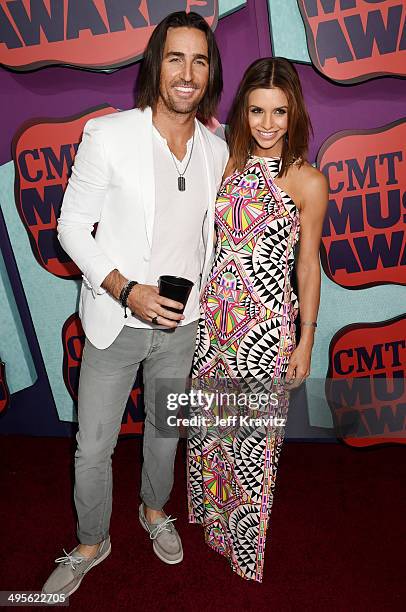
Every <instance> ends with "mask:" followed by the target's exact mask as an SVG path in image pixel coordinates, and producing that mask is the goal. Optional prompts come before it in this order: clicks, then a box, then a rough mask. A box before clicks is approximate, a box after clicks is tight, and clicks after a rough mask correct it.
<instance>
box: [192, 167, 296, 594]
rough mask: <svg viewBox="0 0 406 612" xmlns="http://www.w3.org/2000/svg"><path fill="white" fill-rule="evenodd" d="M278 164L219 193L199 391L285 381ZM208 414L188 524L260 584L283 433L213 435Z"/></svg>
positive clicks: (286, 295)
mask: <svg viewBox="0 0 406 612" xmlns="http://www.w3.org/2000/svg"><path fill="white" fill-rule="evenodd" d="M279 163H280V160H279V158H260V157H252V156H251V157H250V158H249V159H248V161H247V163H246V165H245V168H244V170H243V171H242V172H240V173H234V174H233V175H232V176H230V177H229V178H227V179H226V180H225V181H224V183H223V185H222V186H221V189H220V192H219V195H218V199H217V204H216V229H217V245H216V249H215V257H214V262H213V265H212V269H211V273H210V275H209V279H208V281H207V283H206V286H205V289H204V292H203V294H202V300H201V316H200V321H199V330H198V337H197V348H196V353H195V358H194V364H193V387H195V388H197V387H198V384H196V383H201V382H202V381H203V380H206V381H207V383H208V386H209V387H210V381H211V382H213V381H214V382H216V381H221V380H222V379H223V380H224V379H226V380H234V379H235V378H238V379H244V380H252V379H255V380H258V379H262V378H266V379H267V380H269V379H272V380H273V381H278V380H279V381H281V378H282V377H283V376H284V375H285V373H286V370H287V366H288V362H289V357H290V354H291V352H292V351H293V349H294V348H295V325H294V320H295V318H296V315H297V306H298V305H297V299H296V295H295V294H294V292H293V290H292V288H291V272H292V267H293V262H294V247H295V244H296V243H297V241H298V237H299V212H298V209H297V208H296V206H295V204H294V203H293V201H292V200H291V198H290V197H289V196H288V195H287V194H286V193H284V192H283V191H281V190H280V189H279V188H278V187H277V186H276V185H275V183H274V181H273V177H275V176H276V175H277V173H278V171H279ZM285 400H286V392H285V396H284V399H282V400H281V401H280V402H279V406H278V410H279V414H280V415H281V414H284V415H285V416H286V410H287V404H288V402H287V401H285ZM213 406H214V407H213ZM213 406H212V407H211V409H210V410H209V409H208V408H207V406H206V407H205V410H204V411H202V412H204V414H205V415H206V417H208V418H206V424H205V426H202V425H200V426H199V427H197V429H195V430H194V431H193V430H192V431H191V430H190V431H189V440H188V501H189V520H190V522H191V523H200V524H202V525H203V526H204V530H205V539H206V542H207V544H208V545H209V546H210V547H212V548H213V549H214V550H216V551H217V552H219V553H220V554H223V555H224V556H226V557H227V558H228V559H229V561H230V563H231V566H232V569H233V570H234V571H235V572H237V574H239V575H240V576H242V577H243V578H246V579H247V580H257V581H258V582H261V581H262V573H263V563H264V549H265V535H266V529H267V525H268V517H269V513H270V510H271V506H272V500H273V492H274V487H275V477H276V470H277V464H278V459H279V454H280V450H281V446H282V440H283V427H282V428H281V427H265V428H261V431H260V432H259V435H258V432H257V433H256V434H252V428H251V429H247V428H246V427H244V425H243V426H241V425H240V424H239V422H238V421H237V426H236V425H235V423H234V424H229V423H228V422H227V424H226V425H225V426H224V427H220V428H219V427H217V428H216V427H214V426H211V424H214V419H215V413H216V410H217V414H219V412H220V408H219V406H218V405H216V403H214V404H213ZM232 412H233V410H232V408H229V409H228V414H230V413H232ZM237 413H238V409H237V412H235V411H234V414H237ZM253 414H254V413H253ZM255 414H257V413H255ZM210 418H211V419H212V420H210ZM207 423H208V424H207ZM244 430H245V431H244Z"/></svg>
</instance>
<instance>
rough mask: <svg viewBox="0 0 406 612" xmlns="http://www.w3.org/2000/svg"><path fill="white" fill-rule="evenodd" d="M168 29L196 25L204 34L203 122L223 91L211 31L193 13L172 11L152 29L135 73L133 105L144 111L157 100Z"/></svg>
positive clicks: (198, 16) (196, 14) (214, 41)
mask: <svg viewBox="0 0 406 612" xmlns="http://www.w3.org/2000/svg"><path fill="white" fill-rule="evenodd" d="M169 28H196V29H197V30H200V31H201V32H203V33H204V34H205V36H206V40H207V47H208V53H209V82H208V85H207V89H206V93H205V94H204V97H203V99H202V100H201V102H200V104H199V107H198V111H197V114H198V116H199V118H200V119H201V120H202V121H207V120H208V119H210V117H212V116H214V115H215V113H216V109H217V105H218V103H219V100H220V96H221V92H222V90H223V71H222V67H221V58H220V53H219V50H218V48H217V43H216V40H215V38H214V34H213V32H212V31H211V29H210V26H209V25H208V23H207V21H205V20H204V18H203V17H202V16H201V15H199V14H198V13H194V12H190V13H186V12H185V11H178V12H176V13H171V14H170V15H168V16H167V17H166V18H165V19H163V20H162V21H161V23H159V24H158V25H157V27H156V28H155V30H154V31H153V33H152V35H151V38H150V39H149V42H148V45H147V48H146V49H145V52H144V59H143V61H142V64H141V69H140V72H139V76H138V81H137V104H136V106H137V107H138V108H140V109H141V110H144V109H145V108H146V107H147V106H151V107H152V108H154V107H155V105H156V103H157V101H158V97H159V88H160V79H161V66H162V59H163V51H164V47H165V42H166V35H167V32H168V29H169Z"/></svg>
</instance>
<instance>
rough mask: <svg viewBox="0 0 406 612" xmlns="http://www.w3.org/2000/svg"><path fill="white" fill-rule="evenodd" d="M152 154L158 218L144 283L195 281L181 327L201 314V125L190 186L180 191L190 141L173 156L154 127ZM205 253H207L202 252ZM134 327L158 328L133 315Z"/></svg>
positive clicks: (204, 204) (188, 177)
mask: <svg viewBox="0 0 406 612" xmlns="http://www.w3.org/2000/svg"><path fill="white" fill-rule="evenodd" d="M152 130H153V154H154V174H155V217H154V228H153V235H152V247H151V259H150V263H149V272H148V278H147V281H146V283H147V284H149V285H157V284H158V278H159V276H162V275H166V274H170V275H172V276H182V277H183V278H187V279H189V280H191V281H192V282H193V283H194V285H193V288H192V290H191V292H190V296H189V299H188V302H187V304H186V308H185V311H184V313H183V314H184V316H185V318H184V319H183V321H181V322H180V323H179V325H186V324H188V323H191V322H192V321H196V320H197V319H198V318H199V293H200V288H199V284H200V273H201V271H202V267H203V257H204V249H203V250H202V246H201V245H202V228H203V222H204V217H205V215H206V212H207V204H208V193H207V179H206V172H205V171H204V169H205V160H204V156H203V151H202V145H201V142H200V138H199V133H198V128H197V126H196V125H195V139H194V144H193V151H192V154H191V158H190V162H189V165H188V167H187V170H186V172H185V174H184V178H185V183H186V189H185V191H179V189H178V176H179V175H178V172H177V170H176V167H175V162H176V165H177V167H178V169H179V172H181V173H183V171H184V169H185V167H186V164H187V162H188V160H189V156H190V153H191V148H192V140H193V139H192V138H191V139H190V140H189V141H188V143H187V151H186V155H185V157H184V159H183V160H182V161H179V160H178V159H176V157H175V161H174V160H173V159H172V155H171V151H170V149H169V146H168V143H167V141H166V139H165V138H163V136H161V134H160V133H159V132H158V130H157V129H156V128H155V127H154V126H153V128H152ZM202 253H203V255H202ZM125 324H126V325H129V326H131V327H142V328H156V327H157V326H156V325H152V324H151V323H148V322H147V321H144V320H142V319H139V318H138V317H136V316H134V315H132V316H129V317H128V319H126V323H125ZM159 327H162V328H163V327H164V326H159Z"/></svg>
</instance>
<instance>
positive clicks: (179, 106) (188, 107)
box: [159, 83, 206, 115]
mask: <svg viewBox="0 0 406 612" xmlns="http://www.w3.org/2000/svg"><path fill="white" fill-rule="evenodd" d="M176 86H179V87H182V86H183V87H193V85H190V84H189V83H188V84H186V85H185V84H184V83H176V85H175V87H176ZM205 93H206V92H204V93H203V95H202V97H201V98H199V99H197V100H193V101H190V102H189V101H188V100H185V101H182V100H174V98H173V97H172V96H171V94H170V93H167V94H166V95H163V93H162V90H159V97H160V98H161V100H162V102H163V104H164V105H165V106H166V108H167V109H168V110H169V112H171V113H178V114H180V115H189V114H190V113H193V112H196V111H197V110H198V108H199V105H200V102H201V101H202V99H203V98H204V95H205Z"/></svg>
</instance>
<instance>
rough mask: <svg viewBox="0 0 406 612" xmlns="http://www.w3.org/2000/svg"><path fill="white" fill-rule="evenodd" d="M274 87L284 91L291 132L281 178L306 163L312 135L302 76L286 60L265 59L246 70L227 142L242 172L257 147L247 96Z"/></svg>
mask: <svg viewBox="0 0 406 612" xmlns="http://www.w3.org/2000/svg"><path fill="white" fill-rule="evenodd" d="M274 87H278V88H279V89H281V90H282V91H283V92H284V93H285V95H286V97H287V99H288V131H287V134H286V137H285V139H284V141H283V146H282V155H281V158H282V166H281V169H280V171H279V174H278V176H279V177H281V176H283V175H284V174H285V173H286V171H287V169H288V168H289V166H290V164H291V163H293V162H294V161H295V160H298V163H299V165H300V164H302V163H303V162H304V161H306V160H307V150H308V146H309V135H310V133H311V131H312V126H311V122H310V117H309V115H308V112H307V110H306V106H305V103H304V99H303V92H302V87H301V84H300V80H299V75H298V73H297V70H296V68H295V67H294V65H293V64H292V62H290V61H289V60H287V59H286V58H284V57H265V58H261V59H259V60H256V61H255V62H253V63H252V64H251V65H250V66H249V67H248V68H247V70H246V72H245V74H244V76H243V78H242V81H241V83H240V85H239V87H238V91H237V94H236V96H235V98H234V102H233V104H232V107H231V110H230V114H229V119H228V138H227V140H228V145H229V148H230V157H232V158H233V160H234V162H235V166H236V168H237V169H239V170H242V168H243V167H244V165H245V163H246V161H247V159H248V155H249V154H250V153H251V152H252V150H253V149H254V147H255V142H254V139H253V137H252V135H251V130H250V127H249V124H248V96H249V94H250V93H251V92H252V91H254V89H271V88H274Z"/></svg>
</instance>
